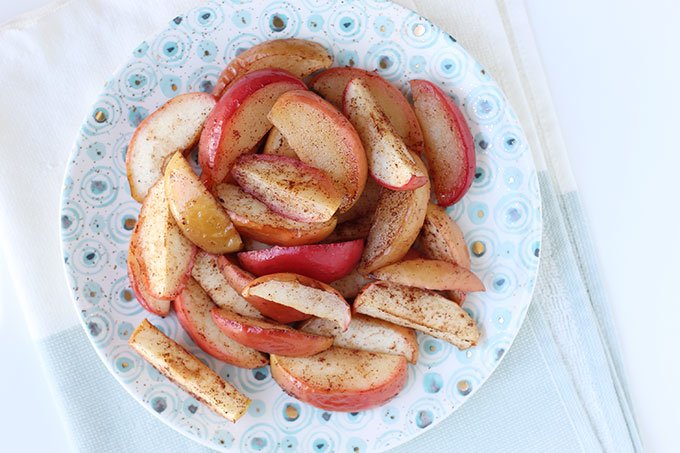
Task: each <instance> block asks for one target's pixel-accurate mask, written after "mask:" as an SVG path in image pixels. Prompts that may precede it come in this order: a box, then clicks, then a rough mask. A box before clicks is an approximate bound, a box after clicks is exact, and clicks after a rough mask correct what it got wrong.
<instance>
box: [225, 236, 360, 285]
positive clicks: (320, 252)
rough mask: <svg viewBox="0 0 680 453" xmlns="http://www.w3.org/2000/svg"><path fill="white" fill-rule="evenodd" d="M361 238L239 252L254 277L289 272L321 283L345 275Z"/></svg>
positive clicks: (352, 264) (356, 257)
mask: <svg viewBox="0 0 680 453" xmlns="http://www.w3.org/2000/svg"><path fill="white" fill-rule="evenodd" d="M363 249H364V241H363V240H362V239H358V240H356V241H348V242H336V243H334V244H314V245H298V246H295V247H272V248H270V249H268V250H259V251H253V252H241V253H239V254H238V255H237V256H238V260H239V262H240V263H241V266H243V268H244V269H245V270H247V271H249V272H251V273H253V274H255V275H257V276H258V277H261V276H263V275H267V274H276V273H279V272H293V273H296V274H300V275H304V276H306V277H309V278H313V279H316V280H319V281H322V282H324V283H330V282H332V281H334V280H338V279H341V278H342V277H344V276H345V275H347V274H349V273H350V272H351V271H352V269H354V267H355V266H356V265H357V263H358V262H359V260H360V259H361V252H362V250H363Z"/></svg>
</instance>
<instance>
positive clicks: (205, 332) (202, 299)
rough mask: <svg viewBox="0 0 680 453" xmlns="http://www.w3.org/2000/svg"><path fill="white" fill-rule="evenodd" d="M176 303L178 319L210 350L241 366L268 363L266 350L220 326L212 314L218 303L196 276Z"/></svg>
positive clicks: (216, 356)
mask: <svg viewBox="0 0 680 453" xmlns="http://www.w3.org/2000/svg"><path fill="white" fill-rule="evenodd" d="M174 305H175V312H176V313H177V320H178V321H179V323H180V324H181V325H182V327H183V328H184V330H185V331H186V333H187V334H189V336H190V337H191V339H192V340H194V343H196V346H198V347H199V348H201V349H202V350H204V351H205V352H206V353H208V354H210V355H211V356H213V357H215V358H216V359H218V360H221V361H223V362H227V363H230V364H232V365H236V366H239V367H241V368H257V367H261V366H263V365H266V364H267V357H266V356H265V355H264V354H262V353H261V352H259V351H256V350H255V349H252V348H248V347H246V346H243V345H242V344H240V343H239V342H237V341H234V340H232V339H231V338H229V337H228V336H226V335H225V334H223V333H222V331H221V330H220V329H218V328H217V326H216V325H215V323H214V322H213V320H212V315H211V314H210V311H211V310H212V309H213V308H215V307H217V305H215V304H214V303H213V301H212V300H211V299H210V296H208V294H206V292H205V291H203V288H201V286H200V285H199V284H198V283H197V282H196V281H195V280H194V279H193V278H191V279H189V280H188V281H187V285H186V287H185V288H184V290H183V291H182V292H181V293H180V294H179V296H177V298H176V299H175V304H174Z"/></svg>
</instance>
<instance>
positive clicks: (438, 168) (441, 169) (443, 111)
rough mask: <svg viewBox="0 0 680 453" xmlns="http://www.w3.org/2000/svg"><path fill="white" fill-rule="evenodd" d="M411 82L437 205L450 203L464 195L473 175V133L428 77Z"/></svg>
mask: <svg viewBox="0 0 680 453" xmlns="http://www.w3.org/2000/svg"><path fill="white" fill-rule="evenodd" d="M410 84H411V91H412V93H413V101H414V106H415V111H416V116H417V117H418V119H419V121H420V125H421V127H422V128H423V135H424V137H425V156H426V157H427V160H428V162H429V164H430V174H431V177H432V186H433V188H434V193H435V195H436V197H437V204H439V205H440V206H444V207H446V206H451V205H452V204H454V203H456V202H457V201H459V200H460V199H461V198H463V196H464V195H465V193H466V192H467V191H468V189H469V188H470V186H471V185H472V180H473V178H474V175H475V167H476V156H475V145H474V142H473V139H472V132H470V128H469V127H468V125H467V123H466V122H465V117H464V115H463V112H461V111H460V109H459V108H458V106H457V105H456V103H455V102H453V99H451V98H450V97H449V96H447V95H446V93H444V92H443V91H442V90H441V89H440V88H439V87H437V86H436V85H435V84H433V83H432V82H429V81H427V80H411V82H410Z"/></svg>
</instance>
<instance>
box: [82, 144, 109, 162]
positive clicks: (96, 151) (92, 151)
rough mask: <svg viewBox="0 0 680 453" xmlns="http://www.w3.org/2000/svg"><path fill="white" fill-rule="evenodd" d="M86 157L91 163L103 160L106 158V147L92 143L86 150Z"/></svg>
mask: <svg viewBox="0 0 680 453" xmlns="http://www.w3.org/2000/svg"><path fill="white" fill-rule="evenodd" d="M86 152H87V156H88V157H89V158H90V159H92V161H93V162H96V161H98V160H101V159H103V158H104V157H105V156H106V146H104V144H103V143H100V142H94V143H92V144H91V145H89V146H88V147H87V148H86Z"/></svg>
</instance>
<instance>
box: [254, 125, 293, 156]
mask: <svg viewBox="0 0 680 453" xmlns="http://www.w3.org/2000/svg"><path fill="white" fill-rule="evenodd" d="M262 154H269V155H272V156H286V157H292V158H297V154H296V153H295V150H294V149H293V148H292V147H291V146H290V145H289V144H288V141H287V140H286V139H285V137H284V136H283V135H282V134H281V132H279V130H278V129H277V128H275V127H274V128H272V130H271V131H269V134H268V135H267V140H265V142H264V146H263V147H262Z"/></svg>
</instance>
